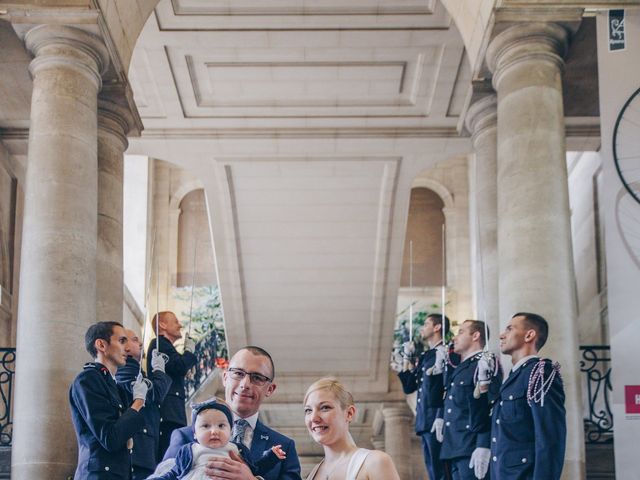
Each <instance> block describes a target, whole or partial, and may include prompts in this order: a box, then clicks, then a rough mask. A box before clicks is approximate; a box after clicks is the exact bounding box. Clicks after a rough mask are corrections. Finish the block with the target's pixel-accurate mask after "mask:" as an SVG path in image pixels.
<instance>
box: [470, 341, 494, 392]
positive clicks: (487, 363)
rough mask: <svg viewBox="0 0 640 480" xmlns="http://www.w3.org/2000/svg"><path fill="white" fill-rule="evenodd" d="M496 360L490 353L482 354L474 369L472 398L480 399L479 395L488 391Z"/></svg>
mask: <svg viewBox="0 0 640 480" xmlns="http://www.w3.org/2000/svg"><path fill="white" fill-rule="evenodd" d="M495 366H496V359H495V357H494V356H493V354H492V353H491V352H482V356H481V357H480V359H479V360H478V366H477V367H476V378H477V381H476V387H475V388H474V389H473V396H474V397H475V398H480V395H482V394H483V393H487V392H488V391H489V385H491V379H492V377H493V372H494V371H495Z"/></svg>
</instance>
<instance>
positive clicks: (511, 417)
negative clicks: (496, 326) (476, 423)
mask: <svg viewBox="0 0 640 480" xmlns="http://www.w3.org/2000/svg"><path fill="white" fill-rule="evenodd" d="M548 332H549V326H548V324H547V321H546V320H545V319H544V318H542V317H541V316H540V315H537V314H535V313H516V314H515V315H514V316H513V317H512V318H511V321H510V323H509V325H508V326H507V328H506V329H505V331H504V332H502V334H501V335H500V350H501V351H502V353H503V354H505V355H511V361H512V363H513V368H512V369H511V373H510V374H509V376H508V377H507V379H506V380H505V381H504V383H503V384H502V386H501V388H500V395H499V399H498V402H497V403H496V405H495V406H494V409H493V418H492V424H491V427H492V428H491V478H492V480H511V479H513V478H519V479H527V480H529V479H531V480H557V479H559V478H560V474H561V472H562V465H563V463H564V453H565V443H566V436H567V426H566V416H565V408H564V387H563V385H562V379H561V378H560V374H559V370H560V366H559V365H558V364H557V363H556V364H553V363H552V362H551V360H548V359H541V358H540V357H539V356H538V351H539V350H540V349H541V348H542V346H543V345H544V344H545V342H546V340H547V335H548Z"/></svg>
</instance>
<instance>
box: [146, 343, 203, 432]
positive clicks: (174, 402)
mask: <svg viewBox="0 0 640 480" xmlns="http://www.w3.org/2000/svg"><path fill="white" fill-rule="evenodd" d="M159 344H160V352H161V353H164V354H166V355H168V356H169V360H168V361H167V363H166V365H165V367H164V371H165V372H166V373H167V375H169V376H170V377H171V387H169V392H167V396H166V397H165V398H164V402H162V404H161V405H160V417H161V418H162V421H163V422H172V423H177V424H178V425H186V424H187V414H186V412H185V408H184V404H185V391H184V376H185V375H186V374H187V372H188V371H189V370H191V367H193V366H194V365H195V364H196V362H197V358H196V356H195V355H194V354H193V353H191V352H184V353H183V354H182V355H180V354H179V353H178V351H177V350H176V349H175V347H174V346H173V344H172V343H171V342H170V341H169V340H167V339H166V338H165V337H164V336H163V335H160V340H159ZM154 348H156V341H155V340H153V341H152V342H151V343H150V344H149V348H148V349H147V372H150V371H151V370H152V369H151V351H152V350H153V349H154Z"/></svg>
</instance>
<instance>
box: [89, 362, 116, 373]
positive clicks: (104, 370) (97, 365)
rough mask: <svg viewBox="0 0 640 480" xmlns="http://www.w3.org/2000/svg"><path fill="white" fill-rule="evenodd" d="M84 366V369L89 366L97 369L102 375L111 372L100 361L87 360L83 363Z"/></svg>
mask: <svg viewBox="0 0 640 480" xmlns="http://www.w3.org/2000/svg"><path fill="white" fill-rule="evenodd" d="M84 368H85V369H89V368H93V369H96V370H98V371H99V372H100V373H102V374H103V375H105V376H106V375H110V374H111V372H109V369H108V368H107V367H105V366H104V365H102V364H101V363H98V362H87V363H85V364H84Z"/></svg>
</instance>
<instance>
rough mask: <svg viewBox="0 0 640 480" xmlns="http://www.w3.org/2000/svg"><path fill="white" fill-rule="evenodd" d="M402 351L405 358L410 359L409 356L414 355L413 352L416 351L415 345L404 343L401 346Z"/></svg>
mask: <svg viewBox="0 0 640 480" xmlns="http://www.w3.org/2000/svg"><path fill="white" fill-rule="evenodd" d="M402 351H403V352H404V355H405V357H410V356H411V355H413V354H414V352H415V351H416V345H415V343H413V342H411V341H409V342H404V343H403V344H402Z"/></svg>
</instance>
